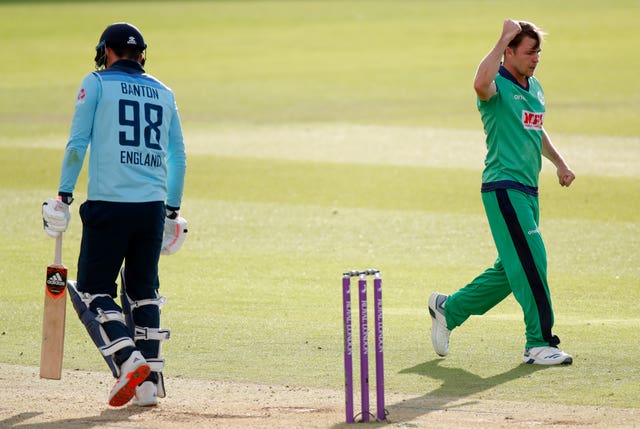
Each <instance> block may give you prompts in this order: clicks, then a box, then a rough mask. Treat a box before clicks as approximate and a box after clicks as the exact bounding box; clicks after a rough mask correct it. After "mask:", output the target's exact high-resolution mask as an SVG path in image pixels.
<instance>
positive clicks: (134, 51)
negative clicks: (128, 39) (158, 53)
mask: <svg viewBox="0 0 640 429" xmlns="http://www.w3.org/2000/svg"><path fill="white" fill-rule="evenodd" d="M107 46H109V45H107ZM109 47H110V48H111V49H113V53H114V54H116V56H117V57H118V58H127V59H130V60H137V59H138V58H139V57H140V55H141V54H142V50H141V49H140V48H138V47H136V46H127V45H115V46H109Z"/></svg>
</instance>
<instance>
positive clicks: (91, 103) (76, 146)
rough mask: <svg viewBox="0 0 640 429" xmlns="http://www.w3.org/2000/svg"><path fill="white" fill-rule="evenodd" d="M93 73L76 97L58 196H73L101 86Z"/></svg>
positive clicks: (87, 77) (81, 86)
mask: <svg viewBox="0 0 640 429" xmlns="http://www.w3.org/2000/svg"><path fill="white" fill-rule="evenodd" d="M98 79H99V78H98V77H97V76H95V75H94V74H93V73H91V74H88V75H87V76H85V78H84V79H83V80H82V84H81V85H80V89H79V90H78V94H77V96H76V107H75V111H74V113H73V120H72V122H71V131H70V133H69V141H68V142H67V147H66V149H65V153H64V159H63V161H62V171H61V174H60V183H59V186H58V191H59V194H60V195H61V196H62V195H65V194H69V195H72V194H73V190H74V188H75V186H76V182H77V181H78V176H79V175H80V170H81V169H82V164H83V162H84V158H85V155H86V153H87V148H88V147H89V142H90V139H91V133H92V129H93V119H94V115H95V111H96V105H97V102H98V98H99V94H100V91H101V85H100V82H99V80H98Z"/></svg>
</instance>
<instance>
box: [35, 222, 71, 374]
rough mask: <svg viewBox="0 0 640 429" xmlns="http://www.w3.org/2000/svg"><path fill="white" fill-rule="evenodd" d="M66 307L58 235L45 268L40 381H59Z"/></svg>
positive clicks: (60, 245) (64, 273)
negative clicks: (51, 262)
mask: <svg viewBox="0 0 640 429" xmlns="http://www.w3.org/2000/svg"><path fill="white" fill-rule="evenodd" d="M66 308H67V268H66V267H65V266H64V265H63V264H62V233H60V235H59V236H58V237H57V238H56V250H55V257H54V258H53V264H51V265H49V266H48V267H47V281H46V284H45V289H44V317H43V320H42V348H41V352H40V378H48V379H52V380H60V377H61V376H62V355H63V351H64V323H65V318H66Z"/></svg>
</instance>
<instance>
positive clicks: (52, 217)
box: [42, 198, 71, 237]
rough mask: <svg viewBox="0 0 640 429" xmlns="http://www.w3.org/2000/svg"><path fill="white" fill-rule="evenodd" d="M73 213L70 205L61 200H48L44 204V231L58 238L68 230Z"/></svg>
mask: <svg viewBox="0 0 640 429" xmlns="http://www.w3.org/2000/svg"><path fill="white" fill-rule="evenodd" d="M70 219H71V213H70V212H69V205H68V204H65V203H63V202H62V201H60V200H59V199H55V198H48V199H47V200H46V201H45V202H44V203H42V223H43V225H44V231H45V232H46V233H47V234H48V235H49V236H50V237H58V236H59V235H60V234H61V233H63V232H65V231H66V230H67V227H68V226H69V220H70Z"/></svg>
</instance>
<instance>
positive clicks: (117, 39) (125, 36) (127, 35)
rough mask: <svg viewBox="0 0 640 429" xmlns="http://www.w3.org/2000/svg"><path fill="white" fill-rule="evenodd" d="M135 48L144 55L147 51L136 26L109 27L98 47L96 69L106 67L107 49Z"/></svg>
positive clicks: (122, 23)
mask: <svg viewBox="0 0 640 429" xmlns="http://www.w3.org/2000/svg"><path fill="white" fill-rule="evenodd" d="M107 46H108V47H110V48H113V47H135V48H138V49H139V50H140V52H141V53H142V52H143V51H144V50H145V49H147V44H146V43H145V42H144V37H142V33H141V32H140V30H138V29H137V28H136V27H135V26H134V25H132V24H129V23H128V22H116V23H114V24H111V25H109V26H108V27H107V28H106V29H105V30H104V31H103V32H102V35H101V36H100V40H99V41H98V44H97V45H96V57H95V58H94V61H95V62H96V68H100V67H102V66H104V65H105V62H106V60H107V53H106V47H107Z"/></svg>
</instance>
